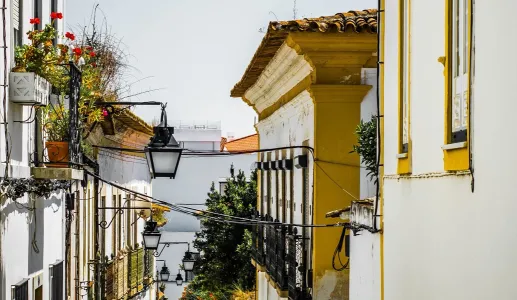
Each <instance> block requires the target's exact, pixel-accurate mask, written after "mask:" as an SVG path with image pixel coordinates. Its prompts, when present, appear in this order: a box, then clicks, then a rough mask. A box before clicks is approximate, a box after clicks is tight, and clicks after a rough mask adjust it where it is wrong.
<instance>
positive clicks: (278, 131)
mask: <svg viewBox="0 0 517 300" xmlns="http://www.w3.org/2000/svg"><path fill="white" fill-rule="evenodd" d="M257 130H258V132H259V135H260V148H261V149H267V148H276V147H286V146H301V145H302V144H303V142H304V141H306V140H308V141H309V146H311V147H314V104H313V101H312V98H311V96H310V94H309V93H308V92H307V91H304V92H302V93H300V94H299V95H298V96H296V97H295V98H294V99H293V100H291V101H290V102H289V103H287V104H285V105H284V106H282V107H281V108H280V109H278V110H277V111H276V112H274V113H273V114H272V115H271V116H269V117H268V118H267V119H265V120H262V121H260V122H259V123H258V124H257ZM300 154H302V149H294V155H295V156H296V155H300ZM271 159H272V160H275V159H276V158H275V155H274V153H272V157H271ZM309 170H310V172H309V178H310V184H309V187H310V188H309V195H312V186H313V184H312V178H313V174H312V173H313V170H312V159H311V158H310V157H309ZM292 172H294V179H293V184H294V199H289V200H293V202H292V204H291V205H295V207H296V209H295V212H294V215H293V220H294V223H296V224H301V223H302V211H301V204H302V199H303V196H302V191H303V183H302V170H301V169H296V168H294V169H293V171H292ZM288 173H289V172H286V175H287V178H290V177H289V174H288ZM271 182H272V187H271V191H272V193H273V195H271V197H273V202H272V203H271V208H272V210H271V211H272V214H273V216H274V215H275V208H276V203H277V201H278V199H276V193H275V192H274V191H275V174H274V171H273V174H272V180H271ZM286 186H287V183H286ZM286 194H287V196H288V197H289V198H290V195H289V193H286ZM298 229H299V228H298ZM299 232H301V231H299ZM261 273H262V274H261ZM258 286H259V299H269V300H271V299H281V298H279V297H278V293H277V291H276V289H275V288H274V286H272V285H271V284H270V283H268V281H267V279H266V277H265V276H264V274H263V272H259V276H258ZM261 295H267V298H266V297H264V298H261Z"/></svg>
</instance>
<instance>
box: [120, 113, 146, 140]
mask: <svg viewBox="0 0 517 300" xmlns="http://www.w3.org/2000/svg"><path fill="white" fill-rule="evenodd" d="M115 119H117V120H119V121H121V122H122V123H124V124H125V125H126V126H128V127H129V128H131V129H133V130H136V131H139V132H142V133H145V134H148V135H151V136H152V135H154V133H153V127H152V126H151V125H149V124H147V123H146V122H145V121H144V120H142V119H141V118H140V117H139V116H137V115H136V114H134V113H133V112H131V111H129V110H124V111H123V112H122V113H120V114H119V115H116V116H115Z"/></svg>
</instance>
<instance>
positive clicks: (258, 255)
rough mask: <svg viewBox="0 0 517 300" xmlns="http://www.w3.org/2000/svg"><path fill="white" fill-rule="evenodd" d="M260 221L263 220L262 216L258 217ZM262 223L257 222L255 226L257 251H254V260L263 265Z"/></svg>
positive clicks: (263, 237)
mask: <svg viewBox="0 0 517 300" xmlns="http://www.w3.org/2000/svg"><path fill="white" fill-rule="evenodd" d="M260 220H261V221H264V218H262V217H261V218H260ZM264 239H265V236H264V225H262V224H259V225H258V226H257V253H256V258H257V260H256V262H257V263H259V264H261V265H264V249H265V248H264Z"/></svg>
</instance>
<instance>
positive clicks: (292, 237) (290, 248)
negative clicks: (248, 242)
mask: <svg viewBox="0 0 517 300" xmlns="http://www.w3.org/2000/svg"><path fill="white" fill-rule="evenodd" d="M255 218H256V219H258V220H261V221H268V222H270V223H269V224H261V223H259V224H256V225H254V226H253V230H252V238H253V243H252V256H253V259H254V260H255V262H256V263H257V264H258V265H261V266H263V267H265V269H266V272H267V274H268V275H269V276H270V278H271V279H272V280H273V281H274V282H275V283H276V286H277V288H278V289H280V290H282V291H287V292H288V297H289V299H290V300H307V299H311V295H310V293H309V292H308V282H307V278H306V277H307V267H306V266H307V263H304V260H305V259H306V257H307V256H308V255H309V254H305V253H304V251H305V250H304V249H305V246H306V245H305V244H306V242H307V240H308V239H304V238H303V237H302V235H301V234H298V229H296V228H293V227H286V226H281V225H276V224H274V223H279V221H278V220H273V218H272V217H270V216H268V215H266V216H264V217H259V216H258V213H257V215H256V217H255ZM271 223H273V224H271Z"/></svg>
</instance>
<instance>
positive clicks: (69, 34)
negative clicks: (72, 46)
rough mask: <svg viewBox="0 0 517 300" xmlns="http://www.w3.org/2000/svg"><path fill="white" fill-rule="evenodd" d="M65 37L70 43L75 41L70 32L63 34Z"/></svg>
mask: <svg viewBox="0 0 517 300" xmlns="http://www.w3.org/2000/svg"><path fill="white" fill-rule="evenodd" d="M65 37H66V38H67V39H69V40H71V41H73V40H75V35H74V34H73V33H71V32H67V33H65Z"/></svg>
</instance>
